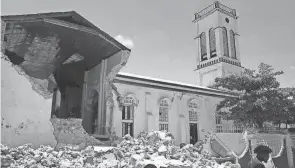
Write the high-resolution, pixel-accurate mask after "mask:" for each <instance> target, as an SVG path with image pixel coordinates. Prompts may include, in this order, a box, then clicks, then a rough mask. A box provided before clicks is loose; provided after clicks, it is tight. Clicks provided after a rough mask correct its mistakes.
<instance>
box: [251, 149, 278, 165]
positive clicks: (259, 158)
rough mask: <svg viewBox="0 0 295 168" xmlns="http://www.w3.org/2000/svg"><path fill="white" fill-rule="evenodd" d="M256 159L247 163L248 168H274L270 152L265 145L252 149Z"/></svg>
mask: <svg viewBox="0 0 295 168" xmlns="http://www.w3.org/2000/svg"><path fill="white" fill-rule="evenodd" d="M254 153H255V154H256V157H255V158H253V159H252V160H251V162H250V163H249V168H275V166H274V164H273V162H272V160H271V153H272V150H271V149H270V148H269V147H268V146H265V145H259V146H257V147H256V148H255V149H254Z"/></svg>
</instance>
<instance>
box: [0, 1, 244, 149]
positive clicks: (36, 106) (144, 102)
mask: <svg viewBox="0 0 295 168" xmlns="http://www.w3.org/2000/svg"><path fill="white" fill-rule="evenodd" d="M1 19H2V32H1V42H2V43H1V51H2V60H1V73H2V74H1V75H2V83H1V88H2V92H1V97H2V98H1V107H2V109H1V114H2V121H1V125H2V126H1V133H2V135H1V143H3V144H7V145H8V146H12V147H15V146H18V145H21V144H25V143H33V144H34V145H35V146H38V145H41V144H43V145H44V144H45V145H46V144H49V145H55V144H56V143H57V142H56V141H57V139H56V138H55V137H54V136H55V135H53V132H54V127H55V126H54V124H53V125H52V123H51V117H52V116H54V117H55V118H60V119H65V120H66V119H68V118H78V119H79V118H80V119H82V120H81V125H82V127H83V129H84V130H85V131H86V132H87V134H89V135H91V136H92V137H94V138H96V139H99V140H102V141H103V140H108V139H110V136H117V137H123V136H124V135H126V134H130V135H131V136H137V135H138V134H139V133H140V132H142V131H145V132H151V131H155V130H167V131H169V132H171V133H172V134H173V136H174V137H175V142H176V144H180V143H192V144H194V143H196V142H197V141H198V140H201V139H203V138H204V136H205V134H206V133H207V132H209V131H212V130H217V131H218V130H219V131H221V130H224V129H228V130H232V128H233V123H232V122H231V121H222V120H221V118H220V117H218V116H216V115H215V111H216V106H217V104H218V103H219V102H220V101H221V100H223V99H224V98H225V97H228V96H230V97H232V96H233V95H232V94H230V93H228V92H224V91H219V90H215V89H210V88H208V87H207V86H208V85H209V84H211V83H212V81H213V80H214V79H215V78H216V77H221V76H224V75H227V74H230V73H240V72H241V71H242V67H241V62H240V55H239V48H238V38H237V37H238V36H236V35H237V16H236V12H235V10H234V9H230V8H228V7H225V6H223V5H222V4H220V3H219V2H215V3H214V4H212V5H211V6H210V8H206V10H202V11H201V12H199V13H196V14H195V19H194V21H193V23H194V24H195V26H196V28H197V31H196V38H195V40H196V49H197V55H196V57H197V62H196V68H197V69H196V70H195V71H196V76H193V78H196V81H198V85H191V84H185V83H179V82H174V81H167V80H162V79H154V78H150V77H144V76H139V75H133V74H129V73H123V72H120V69H121V68H122V67H123V66H125V65H126V64H127V60H128V58H129V55H130V53H131V50H130V49H129V48H127V47H125V46H124V45H122V44H121V43H119V42H118V41H116V40H115V39H114V38H112V37H111V36H110V35H108V34H107V33H105V32H104V31H102V30H101V29H99V28H98V27H96V26H95V25H94V24H92V23H91V22H89V21H88V20H86V19H85V18H83V17H82V16H80V15H79V14H77V13H76V12H58V13H42V14H29V15H11V16H2V17H1ZM192 37H193V35H192ZM191 61H194V60H191ZM234 131H236V132H241V130H239V129H236V130H234Z"/></svg>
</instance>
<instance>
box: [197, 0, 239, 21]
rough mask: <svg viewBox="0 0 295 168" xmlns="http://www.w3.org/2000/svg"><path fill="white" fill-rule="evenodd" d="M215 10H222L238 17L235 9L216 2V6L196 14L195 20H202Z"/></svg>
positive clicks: (213, 5)
mask: <svg viewBox="0 0 295 168" xmlns="http://www.w3.org/2000/svg"><path fill="white" fill-rule="evenodd" d="M214 9H221V10H222V11H224V12H226V13H228V14H230V15H233V16H236V10H235V9H231V8H229V7H227V6H225V5H222V4H220V3H219V2H215V3H214V4H212V5H210V6H208V7H206V8H205V9H203V10H201V11H200V12H198V13H195V20H197V19H200V18H202V17H204V16H205V15H207V14H208V13H210V12H211V11H213V10H214Z"/></svg>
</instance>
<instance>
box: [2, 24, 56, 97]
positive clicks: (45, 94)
mask: <svg viewBox="0 0 295 168" xmlns="http://www.w3.org/2000/svg"><path fill="white" fill-rule="evenodd" d="M5 31H6V23H5V22H4V21H2V20H1V52H2V57H3V58H4V59H5V60H9V59H8V58H7V56H6V55H5V48H6V42H5V41H4V35H5ZM9 62H10V61H9ZM12 66H13V67H14V69H15V70H16V71H17V73H18V74H19V75H22V76H24V77H25V78H26V79H27V80H29V81H30V83H31V85H32V89H33V90H34V91H35V92H37V93H38V94H39V95H41V96H42V97H43V98H44V99H50V98H52V95H53V94H52V93H50V92H49V91H47V90H46V88H42V87H41V86H40V85H39V84H38V83H36V82H34V80H32V79H33V78H32V77H30V76H28V75H27V74H26V73H25V72H24V71H23V69H22V68H21V67H20V66H17V65H12Z"/></svg>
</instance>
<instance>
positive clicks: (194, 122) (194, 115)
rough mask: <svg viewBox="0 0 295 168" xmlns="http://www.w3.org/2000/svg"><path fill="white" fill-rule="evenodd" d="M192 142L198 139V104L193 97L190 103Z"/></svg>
mask: <svg viewBox="0 0 295 168" xmlns="http://www.w3.org/2000/svg"><path fill="white" fill-rule="evenodd" d="M188 113H189V133H190V144H195V143H196V142H197V141H198V104H197V100H195V99H193V100H191V101H190V102H189V103H188Z"/></svg>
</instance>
